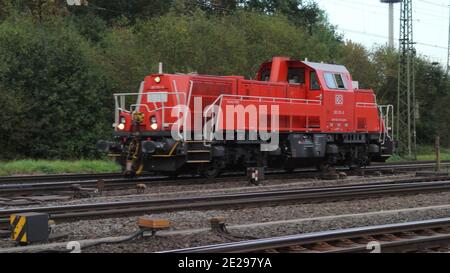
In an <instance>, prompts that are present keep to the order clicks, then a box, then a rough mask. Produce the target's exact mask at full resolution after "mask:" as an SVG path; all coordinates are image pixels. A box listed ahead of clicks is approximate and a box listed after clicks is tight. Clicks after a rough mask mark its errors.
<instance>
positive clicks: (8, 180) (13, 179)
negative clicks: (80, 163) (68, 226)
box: [0, 160, 450, 185]
mask: <svg viewBox="0 0 450 273" xmlns="http://www.w3.org/2000/svg"><path fill="white" fill-rule="evenodd" d="M442 163H443V164H444V167H445V166H450V160H447V161H442ZM435 164H436V162H434V161H405V162H389V163H374V164H373V165H372V166H367V167H365V168H364V169H366V170H374V169H385V168H393V167H405V168H407V167H411V168H414V167H424V168H428V167H430V168H431V167H434V166H436V165H435ZM150 175H152V174H150V173H144V175H143V176H144V177H146V176H150ZM115 178H117V179H122V178H123V174H121V173H98V174H52V175H31V176H0V185H1V184H14V183H16V184H18V183H29V182H35V183H37V182H52V181H60V182H62V181H72V182H78V181H83V180H97V179H115Z"/></svg>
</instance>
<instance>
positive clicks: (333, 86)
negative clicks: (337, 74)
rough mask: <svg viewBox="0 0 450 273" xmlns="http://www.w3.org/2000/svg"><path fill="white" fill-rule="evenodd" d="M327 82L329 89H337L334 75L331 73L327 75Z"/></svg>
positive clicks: (325, 75)
mask: <svg viewBox="0 0 450 273" xmlns="http://www.w3.org/2000/svg"><path fill="white" fill-rule="evenodd" d="M324 77H325V82H326V83H327V86H328V88H330V89H337V85H336V82H335V81H334V75H333V74H331V73H325V74H324Z"/></svg>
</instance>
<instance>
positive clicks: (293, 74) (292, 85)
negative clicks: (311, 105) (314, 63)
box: [287, 68, 306, 99]
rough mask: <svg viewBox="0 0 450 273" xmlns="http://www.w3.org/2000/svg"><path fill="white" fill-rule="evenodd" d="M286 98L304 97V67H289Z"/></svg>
mask: <svg viewBox="0 0 450 273" xmlns="http://www.w3.org/2000/svg"><path fill="white" fill-rule="evenodd" d="M287 82H288V94H287V95H288V96H287V97H288V98H291V99H305V98H306V93H305V92H306V87H305V83H306V75H305V69H304V68H289V72H288V79H287Z"/></svg>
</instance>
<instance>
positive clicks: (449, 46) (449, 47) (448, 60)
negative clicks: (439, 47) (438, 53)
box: [446, 5, 450, 77]
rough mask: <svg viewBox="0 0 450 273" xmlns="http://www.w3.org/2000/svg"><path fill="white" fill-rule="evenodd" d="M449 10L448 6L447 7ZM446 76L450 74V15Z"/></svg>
mask: <svg viewBox="0 0 450 273" xmlns="http://www.w3.org/2000/svg"><path fill="white" fill-rule="evenodd" d="M448 7H449V9H450V5H449V6H448ZM446 72H447V74H446V76H447V77H448V73H449V72H450V13H449V21H448V53H447V70H446Z"/></svg>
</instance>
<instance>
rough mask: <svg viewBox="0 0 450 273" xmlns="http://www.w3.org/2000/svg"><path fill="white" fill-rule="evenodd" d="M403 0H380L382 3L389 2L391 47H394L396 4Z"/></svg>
mask: <svg viewBox="0 0 450 273" xmlns="http://www.w3.org/2000/svg"><path fill="white" fill-rule="evenodd" d="M401 1H402V0H380V2H381V3H386V4H389V47H390V48H394V4H395V3H399V2H401Z"/></svg>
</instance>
